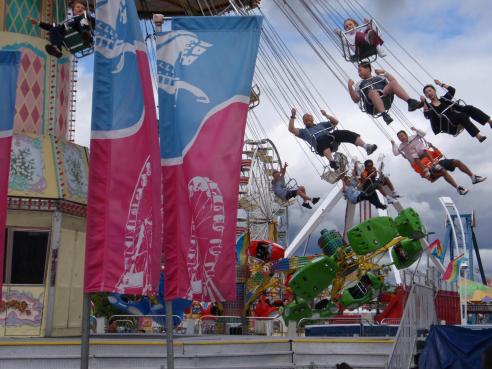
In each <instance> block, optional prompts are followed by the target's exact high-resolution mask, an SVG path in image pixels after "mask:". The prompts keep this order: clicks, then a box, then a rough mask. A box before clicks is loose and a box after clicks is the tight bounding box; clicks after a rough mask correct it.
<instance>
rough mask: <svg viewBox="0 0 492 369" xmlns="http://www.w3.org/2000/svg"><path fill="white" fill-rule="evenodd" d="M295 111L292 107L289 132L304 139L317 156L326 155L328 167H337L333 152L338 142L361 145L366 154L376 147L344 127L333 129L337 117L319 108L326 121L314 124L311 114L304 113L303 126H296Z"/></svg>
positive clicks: (369, 153) (336, 122)
mask: <svg viewBox="0 0 492 369" xmlns="http://www.w3.org/2000/svg"><path fill="white" fill-rule="evenodd" d="M296 113H297V111H296V109H295V108H292V110H291V116H290V120H289V132H291V133H292V134H293V135H295V136H296V137H299V138H301V139H303V140H304V141H306V142H307V143H308V144H309V145H310V146H311V148H312V149H313V151H314V152H316V153H317V154H318V155H319V156H324V157H326V158H327V159H328V161H329V163H330V167H331V168H333V169H335V170H337V169H338V164H337V162H336V161H335V160H334V158H333V153H334V152H335V151H337V149H338V146H339V144H340V143H343V142H347V143H351V144H353V145H355V146H360V147H363V148H364V149H365V150H366V152H367V155H371V154H372V153H373V152H374V151H376V149H377V148H378V147H377V145H374V144H367V143H365V142H364V140H362V139H361V138H360V135H359V134H358V133H355V132H352V131H349V130H344V129H337V130H335V127H336V125H337V124H338V119H336V118H335V117H333V116H331V115H328V114H327V113H326V111H324V110H321V114H322V115H323V116H324V117H325V118H326V119H327V120H328V121H326V122H321V123H318V124H314V119H313V116H312V115H311V114H308V113H306V114H304V115H303V116H302V121H303V123H304V126H305V128H296V127H295V120H296Z"/></svg>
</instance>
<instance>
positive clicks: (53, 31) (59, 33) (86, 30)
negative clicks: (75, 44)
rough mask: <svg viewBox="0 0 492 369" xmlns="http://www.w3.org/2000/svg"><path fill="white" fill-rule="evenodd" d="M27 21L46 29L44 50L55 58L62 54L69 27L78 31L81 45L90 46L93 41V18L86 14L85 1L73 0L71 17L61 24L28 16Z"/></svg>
mask: <svg viewBox="0 0 492 369" xmlns="http://www.w3.org/2000/svg"><path fill="white" fill-rule="evenodd" d="M29 21H30V22H31V24H33V25H38V26H39V27H40V28H42V29H44V30H46V31H48V33H49V42H50V43H49V44H47V45H46V46H45V50H46V52H47V53H48V54H49V55H51V56H54V57H55V58H61V56H62V55H63V54H62V46H63V45H64V40H65V37H66V36H67V32H68V31H69V29H73V30H75V31H77V32H79V33H80V38H81V40H82V44H83V45H81V46H82V47H85V48H90V47H91V45H92V43H93V42H94V40H93V35H92V30H93V29H94V27H95V19H94V17H92V16H90V15H88V14H87V9H86V2H84V1H83V0H73V2H72V17H70V18H67V20H66V21H65V22H63V23H61V24H50V23H45V22H41V21H39V20H37V19H34V18H32V17H29ZM67 48H68V47H67Z"/></svg>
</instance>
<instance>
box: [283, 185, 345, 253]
mask: <svg viewBox="0 0 492 369" xmlns="http://www.w3.org/2000/svg"><path fill="white" fill-rule="evenodd" d="M341 187H342V186H341V185H340V184H338V183H337V184H336V185H335V187H333V189H332V190H331V191H330V193H329V194H328V195H327V196H326V197H325V198H324V199H323V201H322V202H321V203H320V204H319V206H318V208H317V209H316V210H315V212H314V213H313V215H311V218H309V220H308V221H307V222H306V224H305V225H304V227H303V228H302V229H301V230H300V232H299V233H298V234H297V236H296V237H295V238H294V239H293V240H292V243H291V244H290V245H289V247H288V248H287V249H286V250H285V257H289V256H292V255H293V254H294V253H295V252H296V250H297V249H298V248H299V247H300V246H301V244H302V243H303V242H304V241H305V240H306V239H307V238H308V237H309V235H310V234H311V233H312V232H313V231H314V230H315V229H316V227H317V226H318V225H319V224H320V223H321V222H322V221H323V215H325V214H328V213H330V211H331V210H332V209H333V208H334V207H335V205H336V204H337V203H338V201H340V199H341V198H342V197H343V193H342V188H341Z"/></svg>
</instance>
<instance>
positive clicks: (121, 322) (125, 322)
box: [106, 314, 183, 334]
mask: <svg viewBox="0 0 492 369" xmlns="http://www.w3.org/2000/svg"><path fill="white" fill-rule="evenodd" d="M113 322H114V323H116V326H115V327H112V323H113ZM173 322H174V333H182V330H183V318H182V317H181V316H179V315H173ZM165 327H166V315H165V314H149V315H137V314H136V315H130V314H128V315H124V314H117V315H112V316H110V317H109V320H108V327H107V328H108V330H107V332H106V333H119V334H125V333H131V334H135V333H142V334H148V333H154V334H164V333H165V331H166V330H165ZM113 329H114V330H113Z"/></svg>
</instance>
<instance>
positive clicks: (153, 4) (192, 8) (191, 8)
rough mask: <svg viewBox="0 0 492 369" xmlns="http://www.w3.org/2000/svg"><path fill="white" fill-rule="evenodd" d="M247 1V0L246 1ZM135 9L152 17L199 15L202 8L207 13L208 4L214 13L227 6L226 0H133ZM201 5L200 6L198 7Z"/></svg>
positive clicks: (145, 15) (143, 16) (143, 15)
mask: <svg viewBox="0 0 492 369" xmlns="http://www.w3.org/2000/svg"><path fill="white" fill-rule="evenodd" d="M246 2H248V1H246ZM135 4H136V5H137V10H138V13H139V15H140V17H142V18H149V17H152V13H159V14H164V15H165V16H175V15H201V14H202V9H203V11H204V12H205V14H207V13H208V12H209V6H210V8H211V9H212V11H213V12H214V13H216V12H220V11H222V10H224V9H225V8H227V7H228V6H229V1H228V0H207V1H203V0H135ZM200 6H201V8H202V9H201V8H200Z"/></svg>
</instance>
